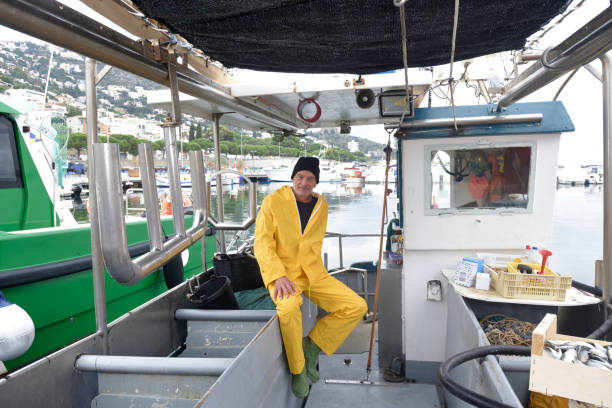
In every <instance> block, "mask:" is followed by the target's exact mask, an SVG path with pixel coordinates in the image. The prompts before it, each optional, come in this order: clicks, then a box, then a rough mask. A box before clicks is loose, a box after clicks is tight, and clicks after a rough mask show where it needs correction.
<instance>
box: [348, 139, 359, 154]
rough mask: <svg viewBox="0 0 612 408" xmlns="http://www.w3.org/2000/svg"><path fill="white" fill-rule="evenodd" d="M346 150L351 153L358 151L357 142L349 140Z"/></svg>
mask: <svg viewBox="0 0 612 408" xmlns="http://www.w3.org/2000/svg"><path fill="white" fill-rule="evenodd" d="M348 150H349V152H351V153H355V152H358V151H359V142H358V141H356V140H351V141H350V142H348Z"/></svg>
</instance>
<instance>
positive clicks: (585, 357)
mask: <svg viewBox="0 0 612 408" xmlns="http://www.w3.org/2000/svg"><path fill="white" fill-rule="evenodd" d="M578 361H580V362H581V363H583V364H586V362H587V361H589V352H588V351H587V350H586V349H584V348H583V349H581V350H580V352H579V353H578Z"/></svg>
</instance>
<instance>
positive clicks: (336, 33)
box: [134, 0, 570, 74]
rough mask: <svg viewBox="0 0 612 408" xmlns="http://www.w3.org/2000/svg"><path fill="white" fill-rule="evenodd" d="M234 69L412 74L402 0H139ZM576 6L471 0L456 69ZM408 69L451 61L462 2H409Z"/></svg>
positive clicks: (464, 9) (556, 1) (462, 18)
mask: <svg viewBox="0 0 612 408" xmlns="http://www.w3.org/2000/svg"><path fill="white" fill-rule="evenodd" d="M134 3H135V4H136V5H137V6H138V7H139V8H140V9H141V10H142V11H143V12H144V14H145V15H146V16H147V17H150V18H153V19H155V20H157V21H159V22H161V23H163V24H165V25H166V26H167V27H168V28H169V29H170V31H171V32H173V33H175V34H180V35H181V36H183V37H184V38H185V39H186V40H187V41H189V42H190V43H191V44H192V45H193V46H195V47H196V48H199V49H201V50H202V51H204V52H205V53H206V54H207V55H208V56H210V57H211V58H213V59H215V60H218V61H220V62H222V63H223V64H224V65H225V66H226V67H238V68H248V69H254V70H262V71H280V72H305V73H357V74H366V73H375V72H382V71H387V70H394V69H399V68H402V67H403V63H402V51H401V50H402V49H401V28H400V20H399V11H398V8H397V7H395V6H394V5H393V2H392V0H345V1H337V0H310V1H304V0H257V1H253V0H250V1H245V0H230V1H219V0H197V1H193V0H174V1H167V0H146V1H145V0H134ZM569 3H570V1H569V0H538V1H533V0H506V1H490V0H462V1H461V3H460V8H459V20H458V27H457V41H456V50H455V61H461V60H464V59H468V58H472V57H476V56H481V55H486V54H492V53H495V52H499V51H506V50H517V49H521V48H522V47H523V46H524V44H525V40H526V38H527V37H529V36H530V35H531V34H533V33H535V32H537V31H538V30H539V29H540V28H541V27H542V26H543V25H545V24H546V23H547V22H549V21H550V20H551V19H552V18H553V17H554V16H556V15H557V14H559V13H560V12H562V11H563V10H565V9H566V8H567V6H568V4H569ZM404 7H405V14H406V28H407V48H408V65H409V66H411V67H425V66H434V65H440V64H447V63H448V62H449V61H450V51H451V39H452V30H453V13H454V7H453V2H451V1H448V0H411V1H408V2H406V3H405V6H404Z"/></svg>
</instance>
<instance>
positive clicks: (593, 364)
mask: <svg viewBox="0 0 612 408" xmlns="http://www.w3.org/2000/svg"><path fill="white" fill-rule="evenodd" d="M586 365H588V366H589V367H595V368H601V369H602V370H607V371H610V370H612V369H611V368H610V367H608V366H606V365H605V364H603V363H601V362H600V361H597V360H594V359H591V360H589V361H587V363H586Z"/></svg>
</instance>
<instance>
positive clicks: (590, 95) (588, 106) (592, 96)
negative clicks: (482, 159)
mask: <svg viewBox="0 0 612 408" xmlns="http://www.w3.org/2000/svg"><path fill="white" fill-rule="evenodd" d="M62 2H63V3H65V4H68V5H69V6H71V7H73V8H76V9H77V10H79V11H81V12H85V13H87V7H85V6H83V5H82V4H81V3H80V2H76V1H72V0H65V1H62ZM576 3H578V0H575V1H574V2H573V3H572V5H571V6H570V7H572V6H574V5H575V4H576ZM608 6H609V1H608V0H586V2H585V3H584V4H583V5H582V6H581V7H580V8H579V9H578V10H576V11H575V12H573V13H572V14H571V15H570V16H569V17H568V18H567V19H565V20H564V21H563V22H562V24H560V25H559V26H557V27H555V28H554V29H552V30H551V31H550V32H549V33H548V34H547V35H546V36H545V37H544V38H543V40H542V41H541V42H540V48H541V49H544V48H546V47H548V46H551V45H556V44H558V43H559V42H560V41H562V40H563V39H565V38H566V37H567V36H569V35H570V34H572V33H573V32H574V31H575V30H576V29H577V28H579V27H581V26H582V25H584V24H585V23H586V22H588V21H589V20H591V19H592V18H593V17H594V16H596V15H597V14H598V13H600V12H601V11H602V10H604V9H605V8H606V7H608ZM88 14H89V13H88ZM90 15H91V14H90ZM99 19H100V20H101V21H102V20H106V19H104V18H103V17H99ZM103 22H105V23H107V20H106V21H103ZM111 24H112V23H111ZM113 26H114V25H113ZM114 27H115V28H116V26H114ZM121 31H123V30H121ZM123 32H124V31H123ZM124 33H125V32H124ZM0 38H2V39H3V40H23V39H28V40H31V41H37V42H41V41H39V40H36V39H33V38H32V37H29V36H26V35H24V34H21V33H18V32H16V31H13V30H10V29H8V28H6V27H3V26H0ZM592 65H593V66H594V67H596V68H597V70H598V71H601V64H600V62H599V61H594V62H593V63H592ZM506 67H507V68H509V69H511V66H510V65H509V63H507V64H506ZM457 68H458V66H457V65H455V70H456V69H457ZM497 68H498V69H499V66H498V67H497ZM501 75H502V76H503V72H502V73H501ZM563 79H564V78H561V79H558V80H557V81H555V82H553V83H552V84H550V85H548V86H546V87H544V88H542V89H541V90H540V91H538V92H536V93H534V94H532V95H530V96H528V97H526V98H525V99H523V101H525V102H527V101H549V100H552V98H553V96H554V94H555V93H556V92H557V90H558V89H559V86H560V84H561V83H562V82H563ZM462 86H463V85H459V86H458V95H457V97H456V103H457V104H475V103H476V100H475V99H474V98H473V96H471V94H470V92H468V90H467V89H464V90H462ZM559 100H561V101H562V102H563V103H564V105H565V107H566V109H567V110H568V112H569V114H570V117H571V118H572V120H573V122H574V125H575V127H576V131H575V132H573V133H567V134H564V135H563V136H562V139H561V148H560V151H559V163H560V164H566V165H571V164H591V163H601V162H602V160H603V147H602V146H603V143H602V138H603V136H602V132H603V126H602V120H603V119H602V118H603V107H602V88H601V82H599V81H598V80H597V79H596V78H595V77H593V76H592V75H591V74H590V73H588V72H587V71H586V70H585V69H581V70H579V71H578V72H577V74H576V75H575V76H574V77H573V78H572V80H571V81H570V82H569V84H568V85H567V86H566V87H565V89H564V90H563V92H562V93H561V96H560V97H559ZM435 104H436V105H439V104H441V102H438V103H435ZM351 134H352V135H354V136H359V137H366V138H369V139H372V140H375V141H377V142H380V143H386V141H387V137H388V136H387V133H386V132H385V130H384V129H383V128H382V126H361V127H357V126H353V127H352V131H351Z"/></svg>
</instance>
